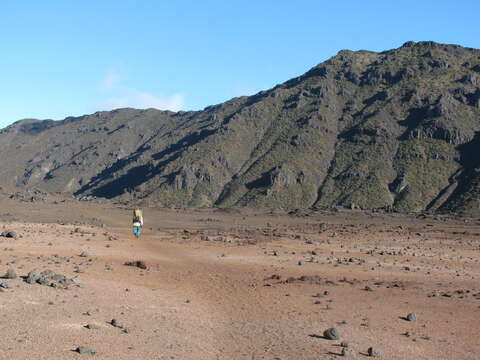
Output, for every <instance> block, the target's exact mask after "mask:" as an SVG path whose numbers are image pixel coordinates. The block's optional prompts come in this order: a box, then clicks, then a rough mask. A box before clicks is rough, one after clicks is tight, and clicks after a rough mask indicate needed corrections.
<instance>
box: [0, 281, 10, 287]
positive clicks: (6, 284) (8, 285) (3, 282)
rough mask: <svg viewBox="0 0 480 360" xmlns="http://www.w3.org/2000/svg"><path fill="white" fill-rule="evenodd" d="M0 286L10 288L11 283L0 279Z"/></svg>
mask: <svg viewBox="0 0 480 360" xmlns="http://www.w3.org/2000/svg"><path fill="white" fill-rule="evenodd" d="M0 287H1V288H2V289H10V288H12V284H10V283H9V282H8V281H2V282H1V283H0Z"/></svg>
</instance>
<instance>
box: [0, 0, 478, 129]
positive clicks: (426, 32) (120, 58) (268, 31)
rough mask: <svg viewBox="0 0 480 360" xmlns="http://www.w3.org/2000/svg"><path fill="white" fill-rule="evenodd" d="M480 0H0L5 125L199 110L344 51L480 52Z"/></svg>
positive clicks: (0, 108) (0, 99)
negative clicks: (436, 46) (442, 46)
mask: <svg viewBox="0 0 480 360" xmlns="http://www.w3.org/2000/svg"><path fill="white" fill-rule="evenodd" d="M479 14H480V1H479V0H463V1H462V0H457V1H451V0H448V1H447V0H436V1H433V0H415V1H410V0H407V1H402V0H396V1H390V0H379V1H377V0H371V1H369V0H343V1H338V0H337V1H322V0H316V1H315V0H296V1H293V0H242V1H240V0H156V1H154V0H136V1H133V0H131V1H130V0H115V1H108V0H103V1H100V0H97V1H90V0H82V1H74V0H61V1H53V0H42V1H39V0H23V1H18V0H0V34H1V35H0V39H1V41H0V49H1V50H0V127H4V126H6V125H8V124H10V123H12V122H14V121H16V120H19V119H22V118H27V117H28V118H30V117H34V118H40V119H46V118H49V119H56V120H57V119H63V118H64V117H66V116H78V115H83V114H88V113H93V112H95V111H98V110H110V109H113V108H118V107H127V106H129V107H136V108H146V107H156V108H160V109H171V110H190V109H193V110H198V109H202V108H204V107H206V106H208V105H212V104H217V103H220V102H223V101H225V100H228V99H230V98H232V97H234V96H240V95H250V94H253V93H256V92H258V91H260V90H263V89H268V88H270V87H273V86H274V85H276V84H278V83H281V82H284V81H286V80H288V79H290V78H292V77H294V76H298V75H300V74H302V73H304V72H305V71H307V70H308V69H309V68H311V67H313V66H315V65H316V64H318V63H320V62H322V61H324V60H326V59H328V58H329V57H331V56H333V55H335V54H336V53H337V52H338V51H339V50H341V49H352V50H359V49H367V50H373V51H383V50H387V49H391V48H396V47H399V46H401V45H402V44H403V43H404V42H406V41H408V40H414V41H421V40H433V41H438V42H443V43H455V44H459V45H463V46H468V47H475V48H480V26H479Z"/></svg>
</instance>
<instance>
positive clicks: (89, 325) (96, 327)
mask: <svg viewBox="0 0 480 360" xmlns="http://www.w3.org/2000/svg"><path fill="white" fill-rule="evenodd" d="M85 327H86V328H87V329H89V330H96V329H100V326H98V325H97V324H92V323H90V324H87V325H85Z"/></svg>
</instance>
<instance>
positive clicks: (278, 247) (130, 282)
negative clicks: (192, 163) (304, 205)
mask: <svg viewBox="0 0 480 360" xmlns="http://www.w3.org/2000/svg"><path fill="white" fill-rule="evenodd" d="M35 196H36V197H35ZM32 199H33V200H32ZM0 206H1V208H0V209H1V210H0V229H1V230H2V231H5V230H13V231H15V232H16V233H17V235H18V237H17V239H12V238H6V237H0V249H1V252H0V260H1V263H0V275H3V274H5V273H6V271H7V270H8V269H14V270H15V271H16V273H17V274H18V277H17V278H15V279H0V282H2V281H6V282H8V283H9V284H10V286H11V288H7V289H0V290H1V292H0V312H1V314H2V321H1V322H0V330H1V334H2V341H1V342H0V359H83V358H98V359H249V360H252V359H282V360H286V359H337V358H339V357H341V352H342V347H341V346H340V343H341V342H342V341H345V342H348V343H349V347H350V348H353V349H354V350H355V351H356V352H357V354H358V355H357V358H367V357H368V352H367V349H368V348H369V347H373V348H374V349H375V350H376V351H378V353H379V354H380V358H383V359H429V360H430V359H471V360H474V359H479V358H480V321H479V320H480V219H477V218H454V217H446V216H433V215H428V216H418V215H417V216H415V215H394V214H382V213H371V212H363V211H349V210H342V211H293V212H291V213H284V212H280V211H269V210H265V211H258V210H248V209H236V210H215V209H209V210H206V209H197V210H194V209H155V208H145V209H144V214H145V222H146V223H145V228H144V233H143V235H142V237H141V238H140V239H135V238H134V237H133V236H132V234H131V230H130V224H131V209H130V208H129V207H127V206H122V205H115V204H109V203H95V202H85V201H83V202H82V201H76V200H74V199H72V198H68V197H62V196H60V195H56V196H54V195H48V196H47V195H45V194H44V195H34V196H33V197H30V195H28V194H27V195H25V194H19V193H17V194H13V195H12V194H10V195H8V194H7V193H6V192H4V193H2V196H1V197H0ZM82 252H83V253H84V254H83V255H86V256H80V254H82ZM129 261H143V262H144V263H145V265H146V266H147V269H140V268H138V267H135V266H126V265H124V264H125V263H126V262H129ZM33 269H37V270H39V271H43V270H46V269H49V270H52V271H54V272H55V273H57V274H63V275H65V276H67V277H68V278H78V279H79V280H80V281H79V282H78V283H79V284H81V285H80V286H77V285H68V286H65V287H63V286H61V287H57V288H55V287H51V286H45V285H39V284H28V283H26V282H25V280H24V278H22V277H24V276H26V275H27V274H28V273H29V272H30V271H31V270H33ZM411 312H415V313H416V315H417V320H416V321H415V322H410V321H407V320H406V319H405V318H404V317H405V316H406V315H407V314H409V313H411ZM112 319H116V320H117V321H118V322H119V323H120V324H121V325H122V326H123V327H115V326H112V325H111V320H112ZM87 324H92V325H94V326H92V327H93V328H92V329H88V328H86V327H85V326H86V325H87ZM331 327H335V328H337V329H338V330H339V331H340V333H341V339H340V340H327V339H325V338H324V337H323V332H324V330H326V329H327V328H331ZM79 346H85V347H87V348H89V349H92V350H93V351H95V354H94V355H91V354H79V353H77V352H75V349H77V347H79Z"/></svg>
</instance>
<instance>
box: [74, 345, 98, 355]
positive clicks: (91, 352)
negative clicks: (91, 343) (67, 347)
mask: <svg viewBox="0 0 480 360" xmlns="http://www.w3.org/2000/svg"><path fill="white" fill-rule="evenodd" d="M75 351H76V352H77V353H79V354H82V355H95V350H92V349H89V348H87V347H86V346H79V347H77V348H76V349H75Z"/></svg>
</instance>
